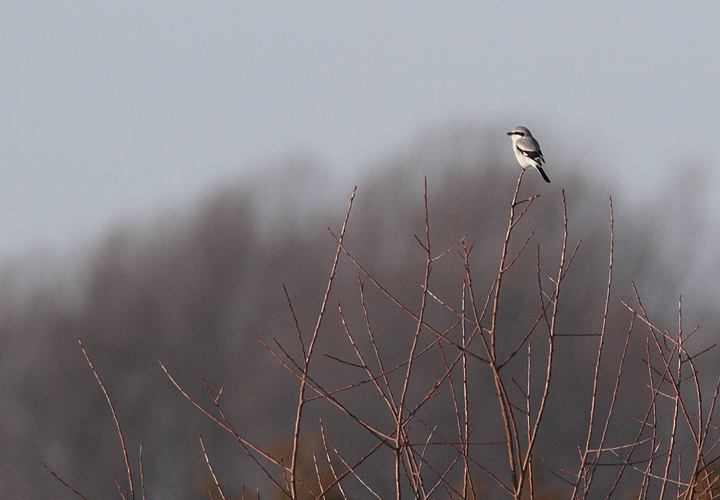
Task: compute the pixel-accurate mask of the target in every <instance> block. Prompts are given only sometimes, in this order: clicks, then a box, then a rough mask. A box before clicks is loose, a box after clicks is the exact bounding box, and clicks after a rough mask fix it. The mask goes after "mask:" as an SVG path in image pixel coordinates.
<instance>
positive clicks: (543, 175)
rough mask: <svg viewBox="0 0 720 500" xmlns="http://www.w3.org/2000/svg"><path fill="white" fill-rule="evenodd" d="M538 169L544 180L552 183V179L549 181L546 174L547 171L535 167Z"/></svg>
mask: <svg viewBox="0 0 720 500" xmlns="http://www.w3.org/2000/svg"><path fill="white" fill-rule="evenodd" d="M535 168H537V169H538V172H540V175H542V178H543V179H545V182H550V179H548V176H547V175H546V174H545V171H544V170H543V169H542V167H541V166H540V165H538V166H537V167H535Z"/></svg>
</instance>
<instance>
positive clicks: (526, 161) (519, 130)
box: [507, 127, 550, 182]
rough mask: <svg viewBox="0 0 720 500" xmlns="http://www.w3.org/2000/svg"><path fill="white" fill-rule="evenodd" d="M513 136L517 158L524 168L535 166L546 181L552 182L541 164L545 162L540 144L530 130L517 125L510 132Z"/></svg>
mask: <svg viewBox="0 0 720 500" xmlns="http://www.w3.org/2000/svg"><path fill="white" fill-rule="evenodd" d="M507 135H509V136H510V137H511V138H512V142H513V151H515V158H517V161H518V163H519V164H520V166H521V167H522V168H523V170H524V169H526V168H528V167H535V168H536V169H537V171H538V172H540V175H542V178H543V179H545V182H550V179H548V176H547V175H546V174H545V171H544V170H543V169H542V167H541V165H542V164H543V163H545V158H543V154H542V151H540V144H538V141H536V140H535V138H534V137H533V136H532V134H531V133H530V131H529V130H528V129H527V128H526V127H515V128H514V129H513V131H512V132H508V133H507Z"/></svg>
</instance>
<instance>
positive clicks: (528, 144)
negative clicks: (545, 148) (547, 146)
mask: <svg viewBox="0 0 720 500" xmlns="http://www.w3.org/2000/svg"><path fill="white" fill-rule="evenodd" d="M517 148H518V151H520V152H521V153H522V154H523V156H525V157H527V158H530V159H531V160H535V161H536V162H538V163H540V164H541V165H542V164H543V163H544V162H545V159H544V158H543V154H542V151H540V145H539V144H538V143H537V141H536V140H534V139H531V138H529V137H523V138H522V139H518V141H517Z"/></svg>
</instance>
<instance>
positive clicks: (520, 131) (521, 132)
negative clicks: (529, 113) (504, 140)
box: [507, 127, 532, 139]
mask: <svg viewBox="0 0 720 500" xmlns="http://www.w3.org/2000/svg"><path fill="white" fill-rule="evenodd" d="M507 135H509V136H511V137H512V138H513V139H519V138H521V137H527V136H532V134H531V133H530V131H529V130H528V129H527V128H525V127H515V128H514V129H513V130H512V132H508V133H507Z"/></svg>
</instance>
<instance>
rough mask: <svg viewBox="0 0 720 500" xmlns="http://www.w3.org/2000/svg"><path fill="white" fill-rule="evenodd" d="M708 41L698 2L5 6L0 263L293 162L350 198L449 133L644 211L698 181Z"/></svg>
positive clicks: (719, 18) (712, 126) (707, 98)
mask: <svg viewBox="0 0 720 500" xmlns="http://www.w3.org/2000/svg"><path fill="white" fill-rule="evenodd" d="M718 26H720V3H718V2H711V1H702V2H701V1H689V2H674V1H673V2H670V1H637V2H625V1H623V2H620V1H606V2H602V3H599V2H597V3H596V2H592V3H591V2H577V1H554V2H518V1H503V2H477V1H467V2H459V1H457V2H419V1H412V2H409V1H408V2H397V1H395V2H387V1H361V2H339V1H337V0H333V1H308V2H278V1H268V0H263V1H261V2H254V1H253V2H249V1H232V2H220V1H215V2H189V1H184V0H175V1H173V2H163V1H153V2H135V1H122V2H120V1H117V2H96V1H79V0H78V1H72V2H36V1H32V0H26V1H23V2H9V1H5V2H2V4H0V37H1V42H0V89H1V92H0V112H1V116H2V120H1V121H0V169H1V171H2V182H0V228H1V229H2V232H1V233H0V234H2V238H0V257H2V256H3V255H17V254H20V253H22V252H24V251H26V250H27V249H30V248H34V247H36V246H49V247H51V248H67V247H70V246H73V245H75V244H77V242H78V241H83V240H84V239H86V238H89V237H94V236H96V235H98V234H101V232H102V231H103V230H104V229H105V228H106V227H108V226H109V224H110V223H111V222H112V221H114V220H117V219H119V218H122V217H126V216H132V217H143V216H144V215H145V214H148V213H151V212H152V211H153V210H156V209H157V208H158V207H163V206H172V205H173V204H177V205H181V204H183V203H184V202H186V200H188V199H190V198H192V197H194V196H197V195H198V193H200V192H202V191H204V190H206V189H208V188H209V187H211V186H213V185H214V184H217V183H219V182H221V181H222V180H223V179H227V178H229V177H231V176H235V175H238V174H239V173H240V172H243V170H244V169H245V170H247V169H250V168H251V167H252V166H253V165H258V164H260V163H262V162H265V163H266V164H267V162H268V161H272V160H275V159H281V158H283V157H284V156H286V155H288V154H291V153H294V152H298V151H301V152H308V153H310V154H312V155H315V156H316V157H317V158H318V159H319V160H321V161H322V163H324V164H325V165H327V166H330V167H331V168H332V169H334V170H336V171H338V172H347V173H348V178H349V179H351V178H355V177H356V176H357V175H358V174H359V172H360V171H361V170H362V169H364V168H367V167H369V166H370V165H371V163H372V161H373V160H375V159H377V158H381V157H382V156H383V155H384V154H386V153H388V152H390V151H392V150H393V149H395V148H397V147H399V146H401V145H402V144H405V143H408V142H409V141H411V140H412V138H413V136H414V135H416V134H417V133H418V132H420V131H422V130H425V129H427V128H428V127H432V126H436V125H439V124H442V123H444V122H449V121H452V120H456V119H459V120H466V119H470V120H475V121H479V122H487V123H490V124H495V123H497V124H498V127H499V129H498V134H499V140H503V141H504V140H507V141H508V162H509V164H512V153H511V150H510V146H509V140H508V139H507V137H505V136H504V132H506V131H507V130H510V129H511V128H512V127H514V126H516V125H520V124H523V125H526V126H528V127H530V129H531V130H532V131H533V132H534V134H535V135H536V136H537V137H538V138H539V139H540V140H541V143H542V145H543V151H544V153H545V156H546V158H547V160H548V173H549V175H550V176H551V178H553V179H554V178H555V177H554V176H553V175H552V168H553V167H552V158H553V157H556V158H560V157H563V158H574V157H576V156H577V155H578V154H580V153H583V152H585V153H587V161H586V162H585V163H584V165H585V166H588V167H591V168H593V169H595V171H596V173H597V175H600V176H603V177H607V178H609V179H613V180H614V182H616V183H617V184H618V185H620V186H628V188H629V190H631V192H637V193H638V194H639V195H648V194H649V193H651V192H652V190H653V189H655V188H656V187H657V186H658V185H660V184H661V183H662V182H667V179H668V178H672V174H671V171H672V170H673V169H677V168H678V167H679V166H682V165H683V164H687V163H688V162H689V161H701V162H705V163H706V164H707V165H708V166H709V167H710V168H712V169H717V168H718V167H720V160H718V159H717V156H716V155H714V154H713V153H712V152H713V151H717V150H718V149H720V139H719V137H720V136H718V134H717V133H716V129H717V127H718V125H717V120H718V117H719V116H720V57H719V56H720V30H719V29H718ZM506 129H507V130H506ZM715 181H716V179H714V180H713V182H715ZM632 190H635V191H632Z"/></svg>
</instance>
